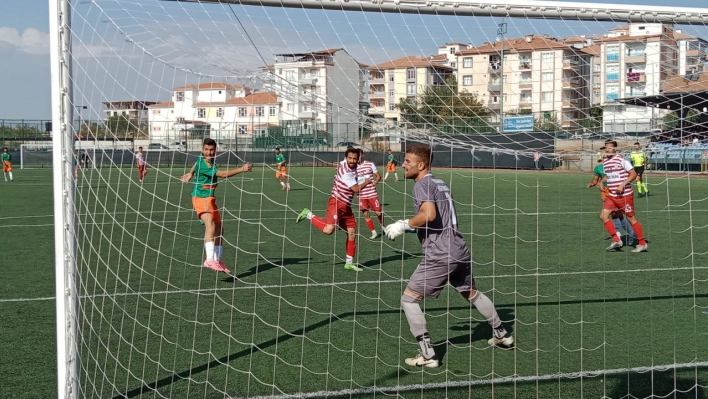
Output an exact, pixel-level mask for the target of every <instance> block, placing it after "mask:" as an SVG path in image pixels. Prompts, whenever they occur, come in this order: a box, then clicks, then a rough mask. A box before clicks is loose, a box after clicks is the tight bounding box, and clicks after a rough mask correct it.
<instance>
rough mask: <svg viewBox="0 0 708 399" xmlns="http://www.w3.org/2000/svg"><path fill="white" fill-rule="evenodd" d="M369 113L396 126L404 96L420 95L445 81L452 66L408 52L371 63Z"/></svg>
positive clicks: (416, 96) (450, 72) (413, 96)
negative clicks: (381, 61)
mask: <svg viewBox="0 0 708 399" xmlns="http://www.w3.org/2000/svg"><path fill="white" fill-rule="evenodd" d="M369 71H370V77H369V87H370V91H369V101H370V102H371V108H369V116H371V117H373V118H376V119H380V120H381V122H382V123H385V124H388V125H392V126H397V125H398V123H399V122H401V112H400V110H398V108H396V104H398V103H399V102H400V101H401V100H402V99H407V98H413V99H418V98H419V96H420V95H421V94H422V93H423V92H424V91H425V89H426V88H427V87H428V86H431V85H440V84H443V83H445V79H447V77H448V76H450V75H451V74H452V73H453V69H452V68H450V67H448V66H445V65H442V64H440V63H437V62H434V61H431V60H429V59H424V58H421V57H419V56H406V57H402V58H398V59H396V60H392V61H386V62H383V63H381V64H378V65H373V66H370V67H369Z"/></svg>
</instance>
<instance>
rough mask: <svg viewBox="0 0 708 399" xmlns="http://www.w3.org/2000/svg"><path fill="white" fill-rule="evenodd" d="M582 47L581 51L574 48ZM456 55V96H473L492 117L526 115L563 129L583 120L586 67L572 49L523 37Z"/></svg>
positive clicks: (548, 40) (547, 40)
mask: <svg viewBox="0 0 708 399" xmlns="http://www.w3.org/2000/svg"><path fill="white" fill-rule="evenodd" d="M579 47H582V46H579ZM503 52H504V54H503V57H504V59H503V60H502V43H501V42H495V43H484V44H482V45H481V46H477V47H470V48H467V49H465V50H462V51H458V52H457V83H458V90H459V91H460V92H468V93H475V94H477V96H478V99H479V100H481V101H482V102H483V103H484V104H485V105H486V106H487V107H489V109H490V110H491V111H492V112H494V113H496V114H497V115H500V114H502V113H503V114H504V115H509V114H531V115H533V116H534V117H535V119H536V120H537V121H539V122H541V121H543V120H547V121H548V122H555V123H558V124H560V125H561V126H562V127H563V128H575V127H578V123H579V121H580V120H582V119H584V118H586V114H587V109H588V101H587V97H588V94H587V92H588V85H587V80H586V78H585V76H586V75H584V74H583V72H584V70H583V68H584V65H586V64H587V62H588V61H589V57H587V56H586V55H585V54H584V53H582V52H581V51H580V50H579V49H578V48H577V47H576V46H571V45H568V44H566V43H565V42H563V41H561V40H558V39H555V38H552V37H548V36H537V35H527V36H524V37H522V38H514V39H506V40H504V43H503Z"/></svg>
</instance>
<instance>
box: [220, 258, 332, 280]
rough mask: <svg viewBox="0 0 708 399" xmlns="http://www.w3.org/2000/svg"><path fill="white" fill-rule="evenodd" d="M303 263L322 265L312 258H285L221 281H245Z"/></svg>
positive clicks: (262, 264)
mask: <svg viewBox="0 0 708 399" xmlns="http://www.w3.org/2000/svg"><path fill="white" fill-rule="evenodd" d="M301 263H320V262H313V261H312V260H311V259H310V258H283V259H279V260H274V261H268V260H266V262H265V263H261V264H260V265H256V266H253V267H252V268H250V269H248V270H246V271H245V272H243V273H240V274H237V275H235V276H229V277H227V278H223V279H221V281H222V282H224V283H235V282H236V281H238V280H243V279H245V278H246V277H250V276H253V275H255V274H258V273H263V272H267V271H268V270H271V269H277V268H279V267H287V266H290V265H297V264H301Z"/></svg>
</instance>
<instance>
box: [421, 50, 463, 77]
mask: <svg viewBox="0 0 708 399" xmlns="http://www.w3.org/2000/svg"><path fill="white" fill-rule="evenodd" d="M471 47H472V45H470V44H465V43H460V42H452V43H447V44H445V45H443V46H440V47H438V53H437V54H436V55H434V56H432V57H428V58H426V60H430V61H433V62H436V63H439V64H441V65H444V66H446V67H450V68H452V70H453V73H455V74H457V66H458V65H457V52H458V51H462V50H467V49H468V48H471Z"/></svg>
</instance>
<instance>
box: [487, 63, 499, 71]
mask: <svg viewBox="0 0 708 399" xmlns="http://www.w3.org/2000/svg"><path fill="white" fill-rule="evenodd" d="M487 72H489V73H501V65H500V64H489V67H488V68H487Z"/></svg>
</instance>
